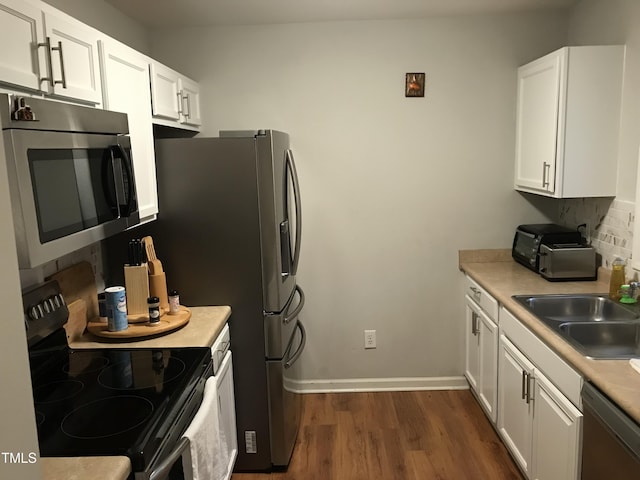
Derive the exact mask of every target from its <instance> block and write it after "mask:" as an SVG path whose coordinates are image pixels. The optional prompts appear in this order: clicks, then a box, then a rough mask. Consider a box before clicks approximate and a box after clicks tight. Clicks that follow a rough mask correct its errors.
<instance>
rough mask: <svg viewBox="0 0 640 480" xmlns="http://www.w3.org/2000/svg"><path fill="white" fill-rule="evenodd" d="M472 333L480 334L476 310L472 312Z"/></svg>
mask: <svg viewBox="0 0 640 480" xmlns="http://www.w3.org/2000/svg"><path fill="white" fill-rule="evenodd" d="M471 333H472V334H473V335H477V334H478V314H477V313H476V312H471Z"/></svg>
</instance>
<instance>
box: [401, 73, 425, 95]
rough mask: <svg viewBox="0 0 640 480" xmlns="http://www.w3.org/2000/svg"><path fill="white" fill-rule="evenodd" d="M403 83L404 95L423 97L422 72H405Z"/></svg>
mask: <svg viewBox="0 0 640 480" xmlns="http://www.w3.org/2000/svg"><path fill="white" fill-rule="evenodd" d="M404 83H405V85H404V96H405V97H424V73H407V74H406V75H405V82H404Z"/></svg>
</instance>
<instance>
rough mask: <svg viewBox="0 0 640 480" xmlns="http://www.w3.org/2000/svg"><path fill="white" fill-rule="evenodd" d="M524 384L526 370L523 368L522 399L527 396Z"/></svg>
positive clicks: (525, 382) (525, 383)
mask: <svg viewBox="0 0 640 480" xmlns="http://www.w3.org/2000/svg"><path fill="white" fill-rule="evenodd" d="M526 385H527V372H525V371H524V370H523V371H522V400H524V399H525V398H526V397H527V392H526V388H527V387H526Z"/></svg>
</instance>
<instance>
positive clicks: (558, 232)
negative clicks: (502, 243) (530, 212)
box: [511, 223, 583, 273]
mask: <svg viewBox="0 0 640 480" xmlns="http://www.w3.org/2000/svg"><path fill="white" fill-rule="evenodd" d="M571 243H573V244H582V243H583V240H582V235H581V234H580V232H578V231H577V230H574V229H571V228H568V227H563V226H562V225H556V224H555V223H540V224H531V225H519V226H518V228H517V229H516V233H515V236H514V237H513V247H512V249H511V256H512V257H513V259H514V260H515V261H516V262H518V263H520V264H522V265H524V266H525V267H527V268H529V269H531V270H533V271H534V272H536V273H538V272H539V270H540V247H541V246H542V245H552V244H571Z"/></svg>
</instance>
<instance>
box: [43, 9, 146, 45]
mask: <svg viewBox="0 0 640 480" xmlns="http://www.w3.org/2000/svg"><path fill="white" fill-rule="evenodd" d="M44 1H45V2H46V3H48V4H50V5H52V6H54V7H55V8H57V9H59V10H62V11H63V12H65V13H66V14H68V15H71V16H72V17H74V18H76V19H78V20H80V21H81V22H83V23H86V24H87V25H90V26H92V27H93V28H95V29H97V30H100V31H101V32H103V33H106V34H107V35H109V36H110V37H113V38H115V39H117V40H120V41H121V42H122V43H124V44H126V45H129V46H130V47H132V48H134V49H136V50H138V51H139V52H142V53H145V54H148V53H149V36H148V32H147V30H146V28H144V27H142V25H140V24H139V23H138V22H137V21H135V20H133V19H131V18H130V17H128V16H126V15H124V14H123V13H121V12H120V11H119V10H116V9H115V8H113V6H111V5H109V4H108V3H106V2H104V1H103V0H89V1H88V0H44Z"/></svg>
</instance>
